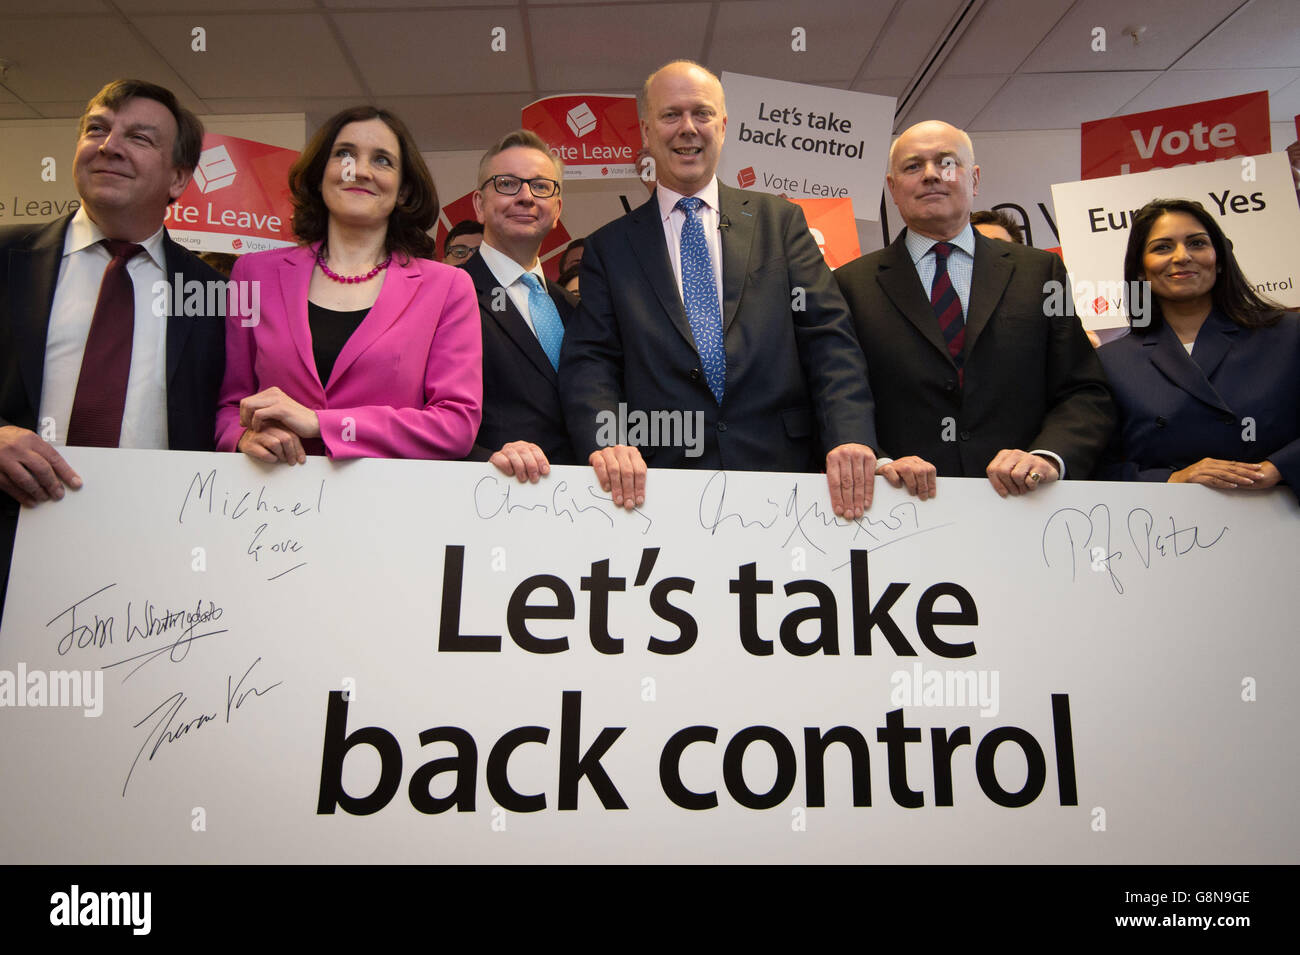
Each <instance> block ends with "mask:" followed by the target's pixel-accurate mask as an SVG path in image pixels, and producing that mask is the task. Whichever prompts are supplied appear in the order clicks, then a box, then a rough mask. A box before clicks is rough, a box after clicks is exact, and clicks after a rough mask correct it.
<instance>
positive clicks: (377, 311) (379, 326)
mask: <svg viewBox="0 0 1300 955" xmlns="http://www.w3.org/2000/svg"><path fill="white" fill-rule="evenodd" d="M422 281H423V277H422V276H421V275H420V269H419V266H418V265H416V260H415V259H411V260H409V261H408V262H407V263H406V264H405V265H399V264H398V260H397V257H396V256H394V257H393V262H392V264H391V265H389V266H388V270H387V274H386V275H385V276H384V284H383V287H382V288H380V290H379V297H378V298H377V299H375V304H374V305H372V306H371V307H370V311H369V312H367V313H366V317H365V318H363V319H362V320H361V324H360V325H358V326H357V330H356V331H355V332H353V333H352V335H351V336H349V338H348V340H347V342H346V343H345V344H344V345H343V350H342V351H340V352H339V357H338V361H336V362H335V363H334V370H333V371H332V372H330V380H329V382H328V383H326V384H327V386H328V384H329V383H333V382H335V381H339V380H340V379H341V378H342V377H343V376H344V375H345V374H347V370H348V368H349V367H350V366H351V365H352V363H353V362H354V361H356V360H357V358H358V357H359V356H360V355H361V353H362V352H364V351H365V350H366V349H367V348H369V347H370V346H371V345H372V344H374V342H375V340H376V339H378V338H379V337H380V336H381V335H383V334H384V333H385V332H386V331H388V329H389V328H391V327H392V324H393V323H394V322H395V321H397V319H398V317H399V316H400V315H401V314H402V312H404V311H406V306H407V305H409V304H410V303H411V299H413V298H414V297H415V293H416V292H417V291H418V290H419V288H420V283H421V282H422ZM304 314H306V313H305V310H304ZM435 320H436V319H435ZM315 364H316V362H315V359H314V358H313V360H312V367H313V368H314V367H315Z"/></svg>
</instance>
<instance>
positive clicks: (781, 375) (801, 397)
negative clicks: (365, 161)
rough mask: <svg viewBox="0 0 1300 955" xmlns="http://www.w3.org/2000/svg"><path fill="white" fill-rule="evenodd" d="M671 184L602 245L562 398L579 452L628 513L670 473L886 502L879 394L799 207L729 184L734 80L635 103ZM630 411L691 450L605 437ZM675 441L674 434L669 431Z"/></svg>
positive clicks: (687, 82)
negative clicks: (688, 438)
mask: <svg viewBox="0 0 1300 955" xmlns="http://www.w3.org/2000/svg"><path fill="white" fill-rule="evenodd" d="M638 109H639V112H640V116H641V135H642V139H643V141H644V143H645V145H646V147H647V148H648V150H649V153H650V157H651V159H652V160H653V162H654V175H655V178H656V179H657V180H658V187H657V189H656V190H655V192H654V193H653V194H652V195H651V197H650V199H649V200H648V201H647V202H646V203H645V204H644V205H642V206H640V207H638V208H637V209H634V210H632V211H631V212H630V213H628V214H627V215H625V216H623V217H622V218H620V219H617V220H616V221H614V222H612V223H610V224H609V225H607V226H605V227H604V228H602V229H600V230H598V231H597V232H595V233H594V234H593V235H591V236H589V237H588V238H587V245H586V251H585V252H584V254H583V258H582V270H581V273H580V274H581V279H580V287H581V289H582V300H581V303H580V304H579V306H578V310H577V312H576V313H575V314H574V318H573V320H572V321H571V322H570V323H569V326H568V330H567V332H566V334H565V340H564V349H563V355H562V358H561V362H560V395H561V398H562V399H563V402H564V411H565V416H566V419H567V421H568V426H569V433H570V435H571V436H572V438H573V442H574V449H575V450H576V451H577V453H578V455H579V457H580V458H584V459H585V460H587V461H589V462H590V463H591V464H592V466H593V467H594V468H595V469H596V474H597V477H598V478H599V479H600V481H601V484H602V486H603V487H604V488H605V489H606V490H609V491H610V492H611V495H612V497H613V500H614V502H615V503H616V504H619V505H622V506H624V507H629V508H631V507H634V506H636V505H638V504H640V503H642V502H643V501H644V498H645V467H646V464H645V459H646V458H649V459H650V461H651V462H652V463H653V464H654V465H656V466H662V467H696V468H719V469H727V470H763V471H808V470H812V469H814V468H818V467H820V466H821V464H822V462H824V463H825V467H826V474H827V479H828V482H829V485H830V493H831V504H832V506H833V508H834V510H835V513H836V514H838V515H840V516H842V517H845V518H848V519H852V518H856V517H859V516H861V515H862V513H863V511H864V510H865V509H866V508H867V507H868V506H869V505H870V503H871V491H872V482H873V480H874V477H875V463H876V461H875V454H874V452H873V450H872V446H873V445H874V442H875V430H874V426H873V419H872V402H871V390H870V388H869V387H868V385H867V374H866V367H865V363H864V362H863V358H862V353H861V350H860V349H859V348H858V346H857V342H856V341H855V339H854V336H853V330H852V327H851V325H850V322H849V315H848V312H847V309H846V308H845V305H844V300H843V298H842V297H841V295H840V293H839V291H838V290H837V289H836V287H835V282H834V280H833V278H832V276H831V273H830V270H829V269H828V268H827V267H826V263H825V261H824V259H823V258H822V255H821V253H820V252H819V251H818V249H817V245H816V243H815V242H814V241H813V238H812V236H811V234H810V233H809V232H808V226H807V223H806V222H805V221H804V217H803V213H802V212H801V211H800V210H799V208H798V206H796V205H794V204H793V203H790V202H787V201H786V200H784V199H778V198H776V197H775V196H770V195H765V194H763V193H757V192H744V191H741V190H737V189H732V188H729V187H727V186H725V185H722V184H720V183H719V182H718V180H717V177H716V175H715V172H716V170H717V165H718V157H719V154H720V152H721V149H722V143H723V138H724V135H725V133H726V128H727V112H726V103H725V100H724V97H723V91H722V85H721V83H719V82H718V79H717V77H716V76H714V75H713V74H712V73H710V72H709V71H708V70H705V69H704V68H703V67H701V66H699V65H697V64H695V63H690V62H686V61H678V62H674V63H669V64H668V65H667V66H665V67H663V68H662V69H660V70H658V71H657V72H655V73H653V74H652V75H651V76H650V77H649V78H648V79H647V80H646V83H645V86H644V87H643V88H642V92H641V96H640V98H639V100H638ZM615 414H618V416H619V417H620V419H622V418H623V417H626V418H627V419H629V420H631V419H632V418H633V417H634V416H637V415H640V416H672V415H678V416H682V417H685V416H689V420H690V421H692V422H696V421H697V422H699V423H700V425H701V428H700V430H701V431H702V434H701V435H697V436H696V437H697V440H696V441H692V442H685V441H683V442H680V443H672V442H668V443H663V442H655V441H653V440H651V441H644V442H640V446H639V447H638V446H634V445H635V444H637V443H638V442H636V441H635V439H633V438H631V437H630V435H631V434H632V432H631V431H630V430H629V431H628V435H629V437H628V439H627V440H625V441H623V442H622V443H612V442H609V441H608V440H607V432H604V433H602V432H603V429H602V426H601V423H602V421H608V420H609V418H610V416H612V415H615ZM661 437H662V436H661Z"/></svg>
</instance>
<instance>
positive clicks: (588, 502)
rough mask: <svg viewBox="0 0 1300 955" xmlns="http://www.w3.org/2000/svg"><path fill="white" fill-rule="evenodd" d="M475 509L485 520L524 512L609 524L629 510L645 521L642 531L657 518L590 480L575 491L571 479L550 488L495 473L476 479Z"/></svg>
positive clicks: (632, 514)
mask: <svg viewBox="0 0 1300 955" xmlns="http://www.w3.org/2000/svg"><path fill="white" fill-rule="evenodd" d="M503 485H504V486H503ZM474 513H475V514H476V515H478V518H479V520H483V521H490V520H494V519H496V518H498V517H505V518H510V517H517V516H521V515H524V514H535V515H538V516H541V517H551V518H555V519H557V520H561V521H566V522H568V523H569V524H576V523H577V522H578V519H579V518H595V519H597V520H598V522H601V523H603V524H605V525H607V526H609V527H613V526H614V515H615V514H628V515H630V516H631V517H632V518H633V519H636V520H639V521H641V522H642V524H643V526H642V528H641V533H642V535H645V534H648V533H649V532H650V528H651V527H653V526H654V521H652V520H651V519H650V518H649V517H648V516H646V514H645V513H644V512H642V511H641V510H640V509H639V508H637V509H634V510H631V511H625V510H624V509H623V508H621V507H617V506H616V505H615V504H614V501H613V499H612V498H610V496H609V495H608V494H607V493H605V492H603V491H600V490H599V489H598V488H596V487H594V486H592V485H590V484H588V485H587V486H586V487H585V488H584V489H583V490H581V491H577V492H574V491H570V489H569V482H568V481H556V482H555V484H554V485H551V486H550V487H549V488H548V487H547V485H545V484H520V483H518V482H517V481H510V480H501V479H499V478H497V476H496V475H494V474H489V475H487V476H486V477H482V478H480V479H479V480H478V481H477V482H476V483H475V485H474Z"/></svg>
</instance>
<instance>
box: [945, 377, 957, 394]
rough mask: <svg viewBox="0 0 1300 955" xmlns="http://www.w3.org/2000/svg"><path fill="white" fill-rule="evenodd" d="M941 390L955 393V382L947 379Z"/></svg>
mask: <svg viewBox="0 0 1300 955" xmlns="http://www.w3.org/2000/svg"><path fill="white" fill-rule="evenodd" d="M943 390H944V391H956V390H957V382H955V381H953V380H952V379H951V378H949V379H948V380H947V381H945V382H944V383H943Z"/></svg>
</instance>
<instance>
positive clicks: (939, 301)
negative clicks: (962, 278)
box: [930, 242, 966, 383]
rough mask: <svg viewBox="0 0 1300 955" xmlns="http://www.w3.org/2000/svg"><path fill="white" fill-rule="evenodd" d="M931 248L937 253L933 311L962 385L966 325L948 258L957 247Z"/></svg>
mask: <svg viewBox="0 0 1300 955" xmlns="http://www.w3.org/2000/svg"><path fill="white" fill-rule="evenodd" d="M931 248H933V249H934V284H933V285H931V286H930V307H931V308H933V309H934V315H935V318H937V319H938V320H939V331H940V333H941V334H942V335H943V340H944V343H945V344H946V345H947V346H948V354H949V355H951V356H952V361H953V364H955V365H956V366H957V381H958V383H960V382H961V380H962V378H963V377H964V375H963V374H962V371H963V369H962V358H961V350H962V347H963V346H964V345H965V344H966V322H965V320H964V319H963V318H962V314H961V299H959V298H958V297H957V290H956V289H954V288H953V287H952V279H951V278H949V276H948V256H949V255H950V254H951V253H952V249H953V247H952V245H950V244H949V243H947V242H936V243H935V244H934V245H933V246H931Z"/></svg>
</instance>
